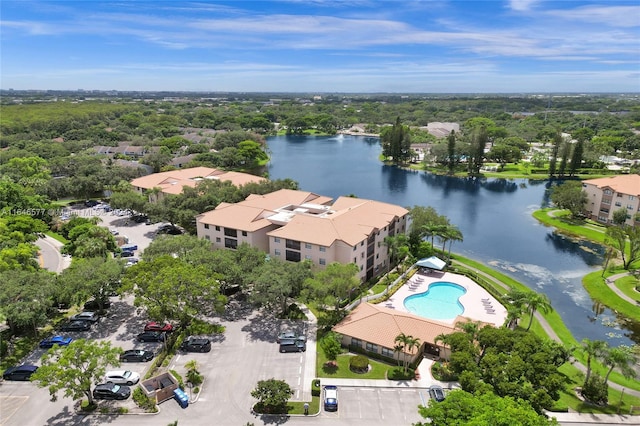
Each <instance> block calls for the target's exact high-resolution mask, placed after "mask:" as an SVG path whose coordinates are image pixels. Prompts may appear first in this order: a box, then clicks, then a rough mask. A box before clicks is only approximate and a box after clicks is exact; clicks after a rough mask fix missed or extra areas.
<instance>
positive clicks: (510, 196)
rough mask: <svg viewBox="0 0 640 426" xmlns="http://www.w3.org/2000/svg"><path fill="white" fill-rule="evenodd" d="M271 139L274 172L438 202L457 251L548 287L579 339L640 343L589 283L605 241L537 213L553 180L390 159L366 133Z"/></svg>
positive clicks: (336, 187)
mask: <svg viewBox="0 0 640 426" xmlns="http://www.w3.org/2000/svg"><path fill="white" fill-rule="evenodd" d="M267 145H268V149H269V151H270V155H271V162H270V164H269V166H268V171H269V177H270V178H271V179H284V178H291V179H293V180H295V181H297V182H298V183H299V185H300V189H302V190H305V191H311V192H315V193H318V194H322V195H327V196H332V197H338V196H340V195H351V194H353V195H356V196H358V197H360V198H367V199H372V200H379V201H384V202H388V203H392V204H397V205H401V206H404V207H412V206H415V205H419V206H431V207H433V208H435V209H436V210H437V211H438V213H439V214H442V215H445V216H447V217H448V218H449V220H450V221H451V223H452V224H455V225H456V226H458V228H459V229H460V231H461V232H462V234H463V236H464V241H463V242H457V243H454V245H453V248H452V251H453V252H456V253H459V254H461V255H463V256H466V257H469V258H471V259H474V260H477V261H480V262H482V263H485V264H487V265H490V266H492V267H493V268H495V269H496V270H499V271H500V272H503V273H505V274H507V275H509V276H511V277H513V278H514V279H516V280H518V281H520V282H522V283H523V284H525V285H527V286H528V287H530V288H531V289H533V290H535V291H538V292H541V293H545V294H546V295H547V296H549V298H550V299H551V302H552V305H553V308H554V309H555V310H556V311H557V312H558V313H559V314H560V316H561V317H562V319H563V320H564V322H565V324H566V325H567V327H568V328H569V330H571V332H572V334H573V335H574V337H575V338H576V339H577V340H578V341H580V340H581V339H583V338H589V339H599V340H606V341H608V342H609V344H610V345H612V346H617V345H620V344H627V345H631V344H633V343H634V342H636V343H640V324H638V323H632V322H625V321H624V319H622V318H620V319H618V318H617V317H616V314H615V313H614V312H612V311H610V310H609V309H606V308H605V309H603V308H602V306H599V305H598V304H594V302H593V300H591V298H590V297H589V295H588V293H587V292H586V290H584V288H583V287H582V283H581V280H582V277H583V276H584V275H586V274H587V273H589V272H591V271H594V270H596V269H598V268H600V267H601V265H602V261H603V256H602V253H603V251H602V247H601V246H599V245H597V244H593V243H589V242H584V241H582V242H578V241H574V240H571V239H569V238H566V237H564V236H562V235H560V234H557V233H555V232H553V229H552V228H548V227H545V226H544V225H541V224H540V223H539V222H538V221H536V220H535V219H534V218H533V217H532V216H531V214H532V213H533V211H535V210H537V209H539V208H541V207H544V206H546V205H547V204H548V189H549V187H550V183H549V182H548V181H533V180H527V179H513V180H506V179H466V178H453V177H447V176H437V175H433V174H429V173H426V172H418V171H410V170H403V169H399V168H397V167H394V166H385V165H383V164H382V163H381V162H380V160H379V155H380V153H381V147H380V144H379V141H378V138H371V137H364V136H347V135H338V136H333V137H319V136H316V137H314V136H275V137H270V138H268V139H267Z"/></svg>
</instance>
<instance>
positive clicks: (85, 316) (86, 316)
mask: <svg viewBox="0 0 640 426" xmlns="http://www.w3.org/2000/svg"><path fill="white" fill-rule="evenodd" d="M99 319H100V316H99V315H98V313H97V312H90V311H84V312H80V313H79V314H75V315H74V316H72V317H71V318H70V320H71V321H89V322H98V320H99Z"/></svg>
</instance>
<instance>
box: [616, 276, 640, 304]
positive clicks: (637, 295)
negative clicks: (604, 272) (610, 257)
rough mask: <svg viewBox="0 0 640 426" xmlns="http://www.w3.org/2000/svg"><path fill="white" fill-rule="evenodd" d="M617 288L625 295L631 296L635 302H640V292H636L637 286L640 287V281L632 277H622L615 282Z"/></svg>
mask: <svg viewBox="0 0 640 426" xmlns="http://www.w3.org/2000/svg"><path fill="white" fill-rule="evenodd" d="M615 285H616V287H618V288H619V289H620V291H621V292H623V293H624V294H625V295H627V296H629V297H630V298H632V299H633V300H636V301H638V302H640V292H638V291H637V290H636V286H638V285H640V280H638V279H637V278H635V277H632V276H630V275H628V276H626V277H622V278H620V279H619V280H616V282H615Z"/></svg>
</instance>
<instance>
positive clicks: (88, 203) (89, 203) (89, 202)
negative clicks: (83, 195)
mask: <svg viewBox="0 0 640 426" xmlns="http://www.w3.org/2000/svg"><path fill="white" fill-rule="evenodd" d="M98 204H100V201H96V200H87V201H85V202H84V205H85V206H87V207H94V206H97V205H98Z"/></svg>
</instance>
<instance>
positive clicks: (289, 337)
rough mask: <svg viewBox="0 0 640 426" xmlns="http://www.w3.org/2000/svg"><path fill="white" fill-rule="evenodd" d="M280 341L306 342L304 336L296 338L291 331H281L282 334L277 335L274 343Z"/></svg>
mask: <svg viewBox="0 0 640 426" xmlns="http://www.w3.org/2000/svg"><path fill="white" fill-rule="evenodd" d="M281 340H300V341H303V342H306V341H307V336H304V335H301V336H298V335H297V334H296V333H295V332H293V331H283V332H282V333H280V334H278V337H277V338H276V342H278V343H280V341H281Z"/></svg>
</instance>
